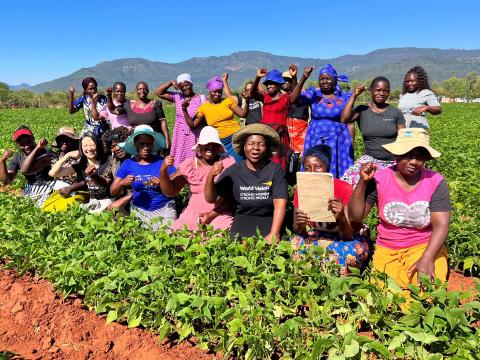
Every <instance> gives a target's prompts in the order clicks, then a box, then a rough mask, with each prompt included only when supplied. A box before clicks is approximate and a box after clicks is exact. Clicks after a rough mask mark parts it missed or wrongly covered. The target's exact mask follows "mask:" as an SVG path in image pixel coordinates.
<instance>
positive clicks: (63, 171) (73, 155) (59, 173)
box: [48, 150, 80, 178]
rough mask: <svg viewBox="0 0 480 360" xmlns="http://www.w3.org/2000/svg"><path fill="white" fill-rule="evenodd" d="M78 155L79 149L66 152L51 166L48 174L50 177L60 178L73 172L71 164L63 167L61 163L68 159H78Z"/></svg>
mask: <svg viewBox="0 0 480 360" xmlns="http://www.w3.org/2000/svg"><path fill="white" fill-rule="evenodd" d="M79 157H80V151H78V150H74V151H70V152H68V153H66V154H65V155H64V156H63V157H61V158H60V159H58V161H57V162H56V163H55V164H54V165H53V166H52V168H51V169H50V171H49V172H48V175H49V176H51V177H53V178H54V177H56V178H62V177H64V176H69V175H73V174H75V169H74V168H73V167H71V166H66V167H64V166H63V165H64V164H65V163H66V162H67V161H68V160H70V159H78V158H79Z"/></svg>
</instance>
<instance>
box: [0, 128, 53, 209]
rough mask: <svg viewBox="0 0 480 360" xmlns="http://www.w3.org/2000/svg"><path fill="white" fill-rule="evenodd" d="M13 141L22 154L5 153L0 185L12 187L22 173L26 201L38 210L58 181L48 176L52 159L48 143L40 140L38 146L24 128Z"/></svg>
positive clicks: (0, 168) (0, 158) (14, 134)
mask: <svg viewBox="0 0 480 360" xmlns="http://www.w3.org/2000/svg"><path fill="white" fill-rule="evenodd" d="M13 141H15V143H16V144H17V146H18V149H19V150H20V151H19V152H17V153H15V154H14V153H13V151H11V150H6V151H5V152H4V153H3V154H2V156H1V157H0V182H2V183H3V184H4V185H9V184H10V183H11V182H12V181H13V179H15V176H16V175H17V173H18V172H19V171H20V172H21V173H22V174H23V175H24V176H25V180H26V184H25V187H24V189H23V197H26V198H30V199H32V200H33V201H35V203H36V205H37V206H38V207H42V205H43V203H44V202H45V199H47V197H48V196H49V195H50V193H51V192H52V190H53V186H54V184H55V180H54V179H53V178H52V177H50V176H49V175H48V172H49V171H50V164H51V160H52V155H51V153H50V152H49V151H48V149H47V140H46V139H40V141H39V142H38V143H36V142H35V138H34V137H33V133H32V131H31V130H30V129H29V128H28V127H27V126H25V125H22V126H20V127H19V128H18V129H17V130H15V132H14V133H13ZM12 156H13V157H12ZM10 158H12V159H11V160H10V162H9V163H8V166H7V164H6V162H7V160H8V159H10Z"/></svg>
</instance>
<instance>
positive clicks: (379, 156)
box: [341, 76, 405, 187]
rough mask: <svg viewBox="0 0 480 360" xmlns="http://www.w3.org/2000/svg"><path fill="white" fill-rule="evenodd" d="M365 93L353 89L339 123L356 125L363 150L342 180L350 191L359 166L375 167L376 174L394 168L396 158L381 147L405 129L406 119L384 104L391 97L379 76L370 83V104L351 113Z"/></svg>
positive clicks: (362, 87) (362, 90)
mask: <svg viewBox="0 0 480 360" xmlns="http://www.w3.org/2000/svg"><path fill="white" fill-rule="evenodd" d="M365 90H366V88H365V87H364V86H357V87H356V88H355V91H354V92H353V95H352V96H351V97H350V99H349V100H348V102H347V104H346V105H345V108H344V109H343V111H342V116H341V121H342V123H354V122H357V123H358V127H359V129H360V131H361V133H362V136H363V143H364V147H365V152H364V155H362V156H361V157H360V158H359V159H358V160H357V161H356V163H355V164H354V165H352V166H350V167H349V168H348V170H347V171H346V172H345V173H344V174H343V177H342V180H345V181H346V182H348V183H349V184H351V185H352V186H353V187H355V186H356V185H357V182H358V179H359V174H360V166H361V165H362V164H366V163H374V164H375V165H376V166H377V172H378V171H381V170H383V169H385V168H387V167H390V166H392V165H395V156H394V155H393V154H392V153H389V152H388V151H387V150H385V148H384V147H383V146H382V145H385V144H389V143H391V142H393V141H395V139H396V138H397V133H398V130H400V129H403V128H405V118H404V117H403V114H402V113H401V111H400V110H398V109H397V108H394V107H392V106H390V105H389V104H387V99H388V96H389V95H390V81H388V79H387V78H385V77H382V76H379V77H376V78H375V79H373V80H372V83H371V84H370V89H369V90H370V93H371V95H372V99H371V100H370V103H369V104H368V105H359V106H357V107H356V108H355V109H354V108H353V106H354V105H355V101H356V99H357V98H358V97H359V96H360V95H361V94H362V93H363V92H364V91H365Z"/></svg>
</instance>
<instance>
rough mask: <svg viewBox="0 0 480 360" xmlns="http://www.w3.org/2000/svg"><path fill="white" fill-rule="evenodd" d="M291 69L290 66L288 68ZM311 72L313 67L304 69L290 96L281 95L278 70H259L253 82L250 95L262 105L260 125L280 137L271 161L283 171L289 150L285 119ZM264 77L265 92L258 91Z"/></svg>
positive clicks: (282, 81)
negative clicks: (263, 125)
mask: <svg viewBox="0 0 480 360" xmlns="http://www.w3.org/2000/svg"><path fill="white" fill-rule="evenodd" d="M290 67H292V66H290ZM312 71H313V67H312V66H309V67H306V68H305V70H304V72H303V75H302V78H301V79H300V82H299V83H298V84H297V85H296V86H295V88H294V89H293V90H292V92H291V93H290V94H284V93H282V91H281V90H282V85H283V84H284V83H285V80H284V79H283V77H282V73H281V72H280V71H278V70H275V69H273V70H270V71H267V70H266V69H259V70H258V71H257V76H256V77H255V80H254V81H253V85H252V89H251V93H252V96H253V97H254V98H255V99H256V100H258V101H261V102H262V103H263V117H262V124H265V125H268V126H270V127H271V128H272V129H274V130H275V131H276V132H277V133H278V135H279V136H280V146H279V149H278V151H277V152H276V153H275V154H274V155H273V157H272V161H273V162H276V163H277V164H280V167H281V168H282V169H283V171H287V163H288V150H289V149H290V139H289V137H288V128H287V118H288V112H289V110H290V104H292V103H294V102H295V101H297V99H298V97H299V95H300V92H301V91H302V87H303V85H304V84H305V81H306V80H307V79H308V77H309V76H310V74H311V73H312ZM263 77H265V80H264V81H263V84H264V85H265V86H266V92H261V91H259V89H258V84H259V83H260V79H261V78H263Z"/></svg>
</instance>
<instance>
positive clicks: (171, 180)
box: [160, 126, 235, 230]
mask: <svg viewBox="0 0 480 360" xmlns="http://www.w3.org/2000/svg"><path fill="white" fill-rule="evenodd" d="M192 150H193V151H195V152H196V153H197V156H196V157H193V158H188V159H186V160H185V161H183V162H182V163H181V164H180V166H179V167H178V169H177V171H175V172H174V173H173V174H172V175H170V176H169V175H168V168H169V166H172V165H173V164H174V161H175V159H174V158H173V156H167V157H166V158H165V161H164V162H163V164H162V167H161V168H160V187H161V189H162V192H163V193H164V194H165V195H167V196H171V197H173V196H175V195H177V194H178V193H179V192H180V191H181V190H182V189H183V188H184V186H185V185H188V187H189V190H190V196H189V200H188V205H187V207H186V208H185V209H184V210H183V212H182V213H181V214H180V217H179V218H178V219H177V220H176V221H175V222H174V223H173V225H172V229H173V230H179V229H182V228H183V227H185V226H186V227H187V228H188V229H189V230H197V229H198V227H199V225H200V226H202V225H205V224H210V225H212V226H213V228H214V229H222V230H225V229H228V228H229V227H230V225H231V224H232V221H233V218H232V214H231V210H230V209H228V208H227V207H226V206H225V204H224V202H223V201H219V202H216V203H215V204H210V203H208V202H206V201H205V195H204V190H205V181H206V179H207V175H208V173H209V172H210V169H211V168H212V166H213V164H215V162H217V161H221V162H222V164H223V167H224V168H225V169H226V168H228V167H229V166H231V165H233V164H234V163H235V159H234V158H233V157H231V156H223V155H224V154H225V147H224V146H223V144H222V142H221V141H220V137H219V136H218V131H217V130H216V129H215V128H214V127H212V126H206V127H204V128H203V129H202V131H201V132H200V137H199V139H198V143H197V144H196V145H195V146H193V148H192Z"/></svg>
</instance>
